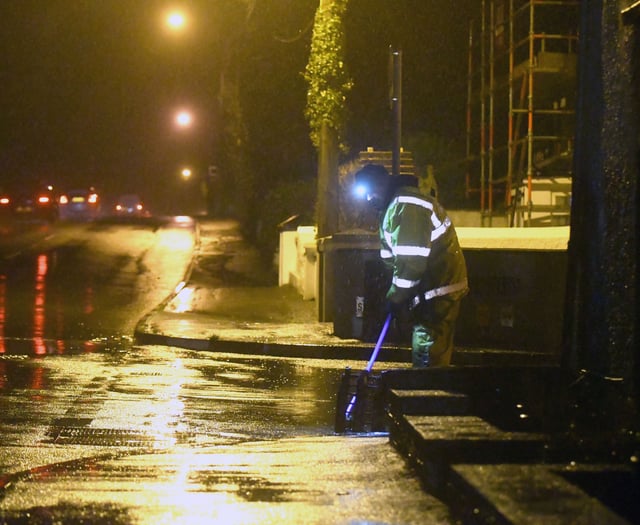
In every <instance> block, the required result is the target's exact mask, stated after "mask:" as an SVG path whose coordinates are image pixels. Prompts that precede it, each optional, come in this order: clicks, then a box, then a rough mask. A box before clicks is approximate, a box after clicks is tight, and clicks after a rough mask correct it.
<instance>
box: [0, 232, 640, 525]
mask: <svg viewBox="0 0 640 525" xmlns="http://www.w3.org/2000/svg"><path fill="white" fill-rule="evenodd" d="M198 229H199V233H198V239H197V246H196V251H195V256H194V258H193V261H192V263H191V265H190V266H188V267H187V268H186V270H185V271H184V275H183V282H182V283H181V284H180V285H179V286H178V288H176V289H175V291H174V292H173V293H169V294H168V296H165V297H164V298H161V299H159V300H158V302H159V303H160V304H159V306H158V307H157V308H153V309H152V310H151V311H149V312H148V313H147V314H146V315H144V316H143V317H142V319H141V320H140V321H139V322H138V323H137V325H136V328H135V344H133V345H132V344H129V345H126V344H125V345H111V344H107V345H101V346H99V347H96V348H92V347H88V348H84V352H81V351H78V352H72V353H69V352H67V353H64V354H59V355H57V354H56V353H55V352H50V353H47V355H46V358H42V359H32V358H30V357H28V356H26V355H19V354H13V355H6V356H3V357H2V359H0V372H1V374H0V386H2V391H3V394H2V396H1V397H0V405H1V406H0V409H1V410H0V414H1V415H0V421H1V422H2V438H3V440H2V444H1V445H0V522H1V523H7V524H9V523H10V524H13V523H47V524H48V523H56V522H61V523H123V524H124V523H127V524H131V523H190V524H191V523H212V522H213V523H276V522H277V523H311V524H315V523H318V524H320V523H322V524H325V523H335V524H356V523H386V524H413V523H416V524H418V523H420V524H421V523H436V524H437V523H448V524H458V523H461V524H463V523H464V524H466V523H568V522H573V523H614V524H617V523H633V522H636V521H637V518H638V510H637V501H638V499H637V498H634V497H633V493H634V492H636V491H637V487H638V481H637V469H636V470H635V471H634V469H633V467H632V465H633V457H636V458H637V456H638V454H637V448H636V449H634V448H633V447H631V448H629V447H619V448H616V449H615V450H614V452H615V453H616V454H619V455H620V457H619V459H620V458H621V456H622V455H623V454H624V455H625V457H624V458H622V459H621V461H617V462H612V461H611V459H612V458H611V456H607V455H606V454H602V453H600V454H599V455H598V456H594V457H591V458H587V457H586V455H585V454H576V453H575V452H576V451H575V450H573V449H571V448H570V447H569V446H568V445H567V444H566V443H558V442H557V441H555V440H554V439H552V438H551V437H550V436H551V435H552V434H553V429H550V428H547V427H545V426H544V425H542V426H541V425H540V424H539V422H540V420H541V419H544V416H546V417H550V418H551V419H553V417H554V415H556V414H555V413H554V412H551V416H549V412H548V411H549V410H550V409H551V408H553V407H556V406H558V405H559V404H560V401H561V397H558V396H561V395H562V393H561V392H559V391H558V390H557V389H555V388H553V385H554V383H553V382H552V381H551V382H550V381H549V379H550V378H551V379H553V378H554V377H555V376H556V375H557V373H558V369H557V367H556V366H555V365H554V364H549V363H544V361H543V360H541V358H540V356H534V355H531V353H527V352H523V353H521V354H519V353H518V352H504V351H498V350H492V349H484V348H479V349H477V348H457V349H456V354H455V355H456V366H453V367H449V368H447V369H431V370H426V371H420V370H412V369H411V368H410V364H409V349H408V347H406V346H402V345H396V344H386V345H385V346H384V347H383V351H382V352H381V356H380V359H379V362H378V363H377V364H376V366H375V368H374V372H375V373H376V374H379V375H380V381H381V383H380V384H381V385H382V387H383V388H382V389H381V391H384V392H385V393H386V394H385V395H386V396H387V397H386V398H385V408H384V410H385V415H386V416H387V417H388V428H386V429H385V431H384V432H382V433H366V432H362V433H346V434H344V435H343V434H338V433H336V432H335V431H334V428H333V424H332V423H333V419H334V415H335V404H336V393H337V390H338V385H339V381H340V375H341V373H342V371H343V370H344V368H345V367H351V368H352V369H353V370H359V369H361V368H363V367H364V365H365V363H366V360H367V359H368V358H369V356H370V354H371V350H372V344H371V343H366V342H362V341H359V340H355V339H342V338H338V337H336V336H335V335H333V332H332V328H333V327H332V324H331V323H322V322H318V321H316V319H317V316H316V311H315V309H316V305H315V303H314V301H304V300H302V298H301V297H300V295H299V294H297V292H296V291H295V290H293V289H292V288H290V287H278V286H276V285H275V284H274V283H275V282H277V280H276V276H275V269H274V268H270V267H269V266H268V265H265V264H264V262H263V261H262V260H261V258H260V256H259V254H258V253H257V252H256V250H255V249H253V248H252V247H251V246H248V245H247V243H246V242H245V241H244V240H243V238H242V235H241V234H240V233H239V231H238V227H237V224H236V223H234V222H232V221H206V220H204V221H200V223H199V226H198ZM173 270H174V272H175V269H173ZM178 278H179V277H178ZM165 284H166V283H165ZM163 287H164V284H163ZM163 287H161V288H159V289H158V291H159V290H160V289H163ZM165 289H166V288H165ZM158 291H157V292H156V295H158ZM477 365H482V366H477ZM496 365H498V366H496ZM515 365H519V366H515ZM532 392H533V393H534V396H531V393H532ZM527 396H529V397H527ZM530 401H533V402H530ZM557 419H560V418H557ZM634 454H635V456H634ZM635 462H636V464H637V459H636V460H635ZM611 484H613V485H614V486H624V487H625V488H626V490H624V491H623V490H620V489H618V490H616V491H615V492H616V494H614V495H613V496H612V494H611V491H609V492H607V491H603V490H598V486H602V485H604V486H608V485H611ZM616 496H617V497H616Z"/></svg>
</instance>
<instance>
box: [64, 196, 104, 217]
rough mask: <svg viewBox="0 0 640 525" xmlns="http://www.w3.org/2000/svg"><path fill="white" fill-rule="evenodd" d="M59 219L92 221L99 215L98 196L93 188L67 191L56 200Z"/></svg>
mask: <svg viewBox="0 0 640 525" xmlns="http://www.w3.org/2000/svg"><path fill="white" fill-rule="evenodd" d="M58 212H59V214H60V219H62V220H69V221H73V220H76V221H92V220H95V219H97V218H98V216H99V215H100V196H99V195H98V192H97V191H96V190H95V188H86V189H76V190H69V191H68V192H66V193H63V194H62V195H60V198H59V199H58Z"/></svg>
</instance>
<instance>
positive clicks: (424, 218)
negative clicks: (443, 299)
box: [380, 186, 468, 304]
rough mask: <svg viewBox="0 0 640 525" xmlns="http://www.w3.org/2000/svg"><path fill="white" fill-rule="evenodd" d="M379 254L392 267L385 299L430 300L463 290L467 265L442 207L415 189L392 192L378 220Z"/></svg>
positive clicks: (407, 188) (454, 232)
mask: <svg viewBox="0 0 640 525" xmlns="http://www.w3.org/2000/svg"><path fill="white" fill-rule="evenodd" d="M380 241H381V249H380V256H381V257H382V260H383V261H384V262H385V264H386V265H388V266H389V267H390V268H391V269H392V270H393V279H392V283H391V286H390V288H389V291H388V292H387V300H389V301H391V302H393V303H403V302H409V303H411V302H412V301H414V302H415V303H416V304H417V301H418V298H420V299H421V300H429V299H431V298H433V297H438V296H443V295H452V296H455V297H458V296H459V297H461V296H463V295H464V294H466V293H467V291H468V287H467V266H466V263H465V260H464V255H463V254H462V250H461V249H460V244H459V243H458V236H457V234H456V231H455V228H454V227H453V224H452V223H451V220H450V219H449V217H448V215H447V213H446V211H445V210H444V208H443V207H442V206H441V205H440V204H439V203H438V202H437V201H436V200H435V199H433V198H431V197H427V196H425V195H423V194H421V193H420V192H419V191H418V189H417V188H414V187H410V186H403V187H400V188H398V189H397V190H396V193H395V194H394V196H393V198H392V199H391V202H390V203H389V205H388V206H387V209H386V211H385V213H384V216H383V218H382V222H381V223H380Z"/></svg>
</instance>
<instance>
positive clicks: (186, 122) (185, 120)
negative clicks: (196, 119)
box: [176, 110, 193, 128]
mask: <svg viewBox="0 0 640 525" xmlns="http://www.w3.org/2000/svg"><path fill="white" fill-rule="evenodd" d="M176 124H177V125H178V127H180V128H189V127H191V124H193V115H192V114H191V112H190V111H187V110H181V111H178V113H177V114H176Z"/></svg>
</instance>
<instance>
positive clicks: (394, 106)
mask: <svg viewBox="0 0 640 525" xmlns="http://www.w3.org/2000/svg"><path fill="white" fill-rule="evenodd" d="M389 50H390V52H391V60H392V64H393V71H392V75H393V76H392V84H391V110H392V113H393V148H392V150H391V155H392V157H391V165H392V169H391V171H392V174H393V175H396V176H397V175H400V151H401V150H402V51H399V50H396V51H393V50H392V49H391V47H390V48H389Z"/></svg>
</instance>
